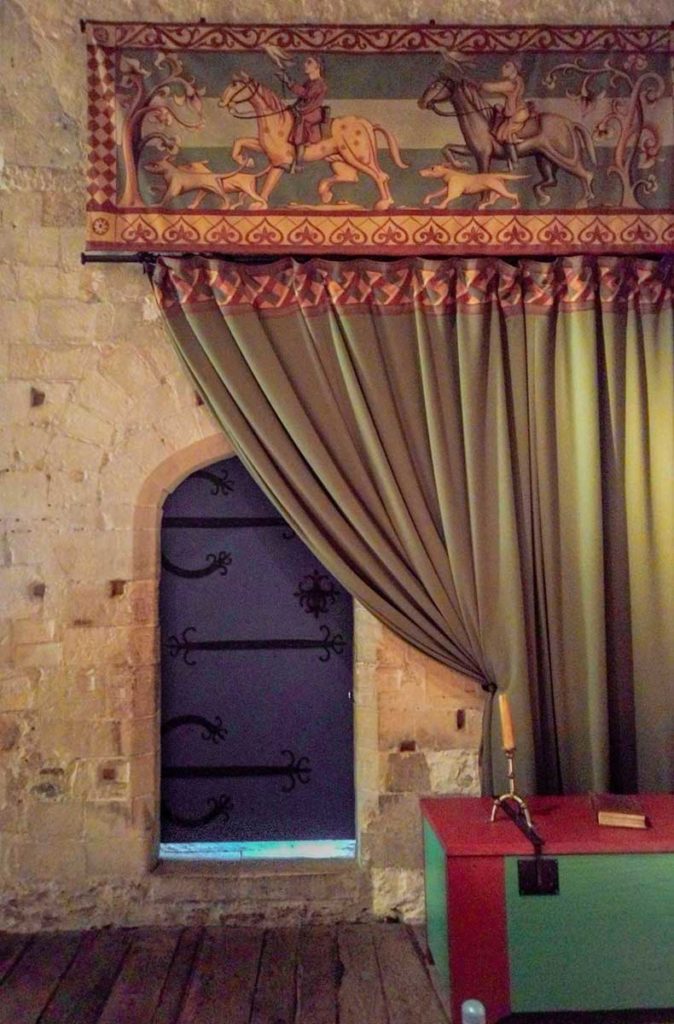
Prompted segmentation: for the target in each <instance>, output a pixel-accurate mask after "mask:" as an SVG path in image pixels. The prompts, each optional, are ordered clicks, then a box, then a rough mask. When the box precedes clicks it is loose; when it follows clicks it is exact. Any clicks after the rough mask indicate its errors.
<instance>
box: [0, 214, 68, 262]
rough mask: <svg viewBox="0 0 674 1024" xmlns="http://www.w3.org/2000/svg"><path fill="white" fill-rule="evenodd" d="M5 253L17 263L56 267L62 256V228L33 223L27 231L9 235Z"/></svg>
mask: <svg viewBox="0 0 674 1024" xmlns="http://www.w3.org/2000/svg"><path fill="white" fill-rule="evenodd" d="M6 242H7V244H6V247H5V249H4V255H5V256H6V257H7V258H8V259H11V260H12V261H13V262H14V263H15V264H19V265H21V264H24V263H25V264H26V265H27V266H29V267H42V268H47V267H55V266H56V265H57V263H58V262H59V258H60V229H59V228H43V227H39V226H38V225H36V224H31V225H30V226H29V227H27V228H26V229H25V231H14V232H12V234H10V235H8V236H7V239H6Z"/></svg>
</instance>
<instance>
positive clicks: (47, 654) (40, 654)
mask: <svg viewBox="0 0 674 1024" xmlns="http://www.w3.org/2000/svg"><path fill="white" fill-rule="evenodd" d="M62 661H63V644H57V643H49V644H17V646H16V647H15V648H14V658H13V662H14V665H15V666H16V667H17V668H24V669H26V668H41V667H42V666H45V667H46V666H54V665H60V664H61V663H62Z"/></svg>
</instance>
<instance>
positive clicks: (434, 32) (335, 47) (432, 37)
mask: <svg viewBox="0 0 674 1024" xmlns="http://www.w3.org/2000/svg"><path fill="white" fill-rule="evenodd" d="M86 31H87V40H88V42H89V43H91V44H94V45H97V46H104V47H122V46H124V47H126V48H151V49H171V50H229V51H242V52H243V51H251V50H259V49H261V48H262V46H268V45H274V46H280V47H282V48H283V49H290V50H323V51H329V52H333V53H357V54H366V53H411V52H415V51H417V52H436V51H437V50H438V48H439V47H447V48H448V49H451V50H460V51H461V52H463V53H493V52H497V53H518V52H521V51H523V50H536V51H546V50H548V51H555V50H564V51H568V52H586V51H588V50H603V51H615V50H620V51H624V52H643V53H652V52H653V51H654V50H657V51H663V50H664V51H667V50H669V48H670V29H669V27H668V26H665V25H590V26H582V27H580V26H574V25H543V26H533V25H508V26H470V25H430V24H429V25H218V24H212V25H211V24H189V23H172V24H163V25H156V24H150V23H146V22H100V21H87V23H86Z"/></svg>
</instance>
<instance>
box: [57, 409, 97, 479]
mask: <svg viewBox="0 0 674 1024" xmlns="http://www.w3.org/2000/svg"><path fill="white" fill-rule="evenodd" d="M101 422H103V423H104V422H105V421H104V420H103V421H101ZM49 459H50V463H51V466H52V467H53V468H54V469H65V470H67V472H68V474H69V476H70V478H71V479H75V477H76V476H77V475H78V474H89V475H91V476H93V477H96V476H97V475H98V472H99V470H100V468H101V465H102V463H103V460H104V451H103V449H102V448H101V447H100V445H98V444H95V443H90V442H88V441H80V440H78V439H76V438H74V437H66V436H65V435H64V434H60V435H59V436H57V437H55V438H54V440H53V441H52V443H51V445H50V447H49ZM73 474H75V476H73Z"/></svg>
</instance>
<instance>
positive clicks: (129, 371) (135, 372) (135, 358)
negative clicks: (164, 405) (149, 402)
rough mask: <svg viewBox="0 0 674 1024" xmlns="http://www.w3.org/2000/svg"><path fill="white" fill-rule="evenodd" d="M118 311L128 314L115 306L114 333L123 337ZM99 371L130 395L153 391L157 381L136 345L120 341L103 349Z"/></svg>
mask: <svg viewBox="0 0 674 1024" xmlns="http://www.w3.org/2000/svg"><path fill="white" fill-rule="evenodd" d="M120 311H124V315H126V316H128V310H125V307H115V328H114V330H115V335H116V337H120V338H123V335H124V332H119V330H118V327H117V320H118V319H119V318H120V316H121V312H120ZM137 315H138V320H140V310H138V311H137ZM99 371H100V373H101V374H102V375H103V376H104V377H105V378H106V380H112V381H114V383H115V384H117V385H118V386H119V387H120V388H122V390H123V391H126V392H128V393H129V394H131V395H136V394H141V395H144V394H146V393H147V392H148V391H153V390H154V388H156V386H157V383H158V380H157V375H156V373H155V371H154V369H153V368H152V367H151V366H150V364H149V363H148V362H147V361H146V360H145V359H143V357H142V355H141V354H140V352H139V351H138V349H137V348H136V346H135V345H128V344H122V343H121V342H117V343H116V344H114V345H108V346H106V347H105V348H104V349H103V352H102V357H101V361H100V363H99Z"/></svg>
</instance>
